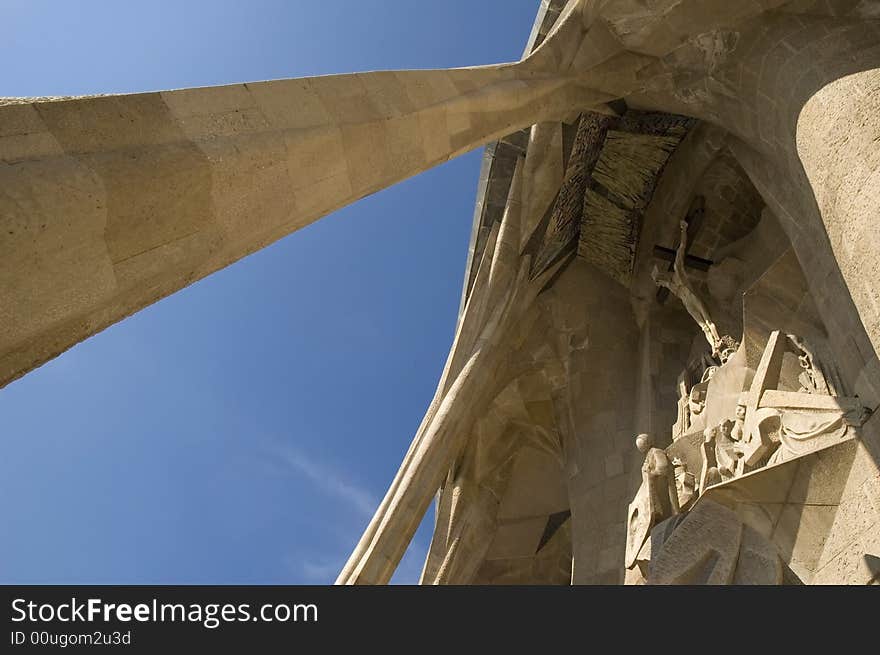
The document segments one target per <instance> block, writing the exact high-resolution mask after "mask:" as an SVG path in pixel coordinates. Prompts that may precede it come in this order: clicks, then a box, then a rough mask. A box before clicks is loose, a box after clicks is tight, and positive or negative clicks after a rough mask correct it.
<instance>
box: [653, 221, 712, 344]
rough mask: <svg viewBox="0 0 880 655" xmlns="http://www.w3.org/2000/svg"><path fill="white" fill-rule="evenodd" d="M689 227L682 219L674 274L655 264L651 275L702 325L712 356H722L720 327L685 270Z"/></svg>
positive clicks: (673, 268)
mask: <svg viewBox="0 0 880 655" xmlns="http://www.w3.org/2000/svg"><path fill="white" fill-rule="evenodd" d="M687 227H688V224H687V222H685V221H681V222H680V223H679V228H680V234H681V238H680V240H679V243H678V249H677V250H676V251H675V262H674V263H673V267H672V274H671V275H670V274H668V273H667V274H664V273H660V271H659V270H658V268H657V267H656V266H655V267H654V269H653V270H652V271H651V277H652V278H653V280H654V282H655V283H656V284H657V285H658V286H661V287H666V288H667V289H669V291H670V292H671V293H672V294H673V295H675V296H676V297H677V298H678V299H679V300H681V303H682V304H683V305H684V308H685V309H686V310H687V312H688V314H690V315H691V317H692V318H693V319H694V320H695V321H696V322H697V324H698V325H699V326H700V329H701V330H703V334H704V335H705V336H706V341H708V342H709V346H710V347H711V348H712V356H713V357H719V358H720V355H721V351H722V350H723V348H722V342H721V337H720V336H719V334H718V328H717V327H715V323H714V321H712V318H711V317H710V316H709V310H708V309H706V306H705V305H704V304H703V301H702V300H700V298H699V296H697V294H696V293H695V292H694V290H693V288H692V287H691V284H690V280H689V279H688V276H687V273H686V272H685V263H684V258H685V255H686V253H687Z"/></svg>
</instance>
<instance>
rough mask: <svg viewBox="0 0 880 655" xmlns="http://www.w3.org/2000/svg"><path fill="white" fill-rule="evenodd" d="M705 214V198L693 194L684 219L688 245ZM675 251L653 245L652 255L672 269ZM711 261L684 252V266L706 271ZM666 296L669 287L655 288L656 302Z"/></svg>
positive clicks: (693, 238) (661, 300)
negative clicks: (686, 227)
mask: <svg viewBox="0 0 880 655" xmlns="http://www.w3.org/2000/svg"><path fill="white" fill-rule="evenodd" d="M705 214H706V199H705V198H704V197H703V196H695V197H694V200H693V202H692V203H691V206H690V209H688V213H687V217H686V218H685V221H686V222H687V224H688V231H687V235H688V244H689V246H690V245H691V244H693V243H694V240H695V238H696V236H697V233H698V232H699V231H700V228H701V227H702V226H703V217H704V216H705ZM675 252H676V248H666V247H665V246H661V245H655V246H654V257H656V258H658V259H662V260H664V261H668V262H669V266H668V268H667V270H668V271H672V270H673V267H674V263H675ZM713 263H714V262H712V261H711V260H709V259H703V258H702V257H697V256H696V255H689V254H687V253H686V254H685V258H684V264H685V266H687V267H688V268H693V269H696V270H699V271H708V270H709V267H710V266H711V265H712V264H713ZM668 297H669V289H667V288H666V287H660V288H658V289H657V302H659V303H660V304H661V305H662V304H663V303H664V302H666V298H668Z"/></svg>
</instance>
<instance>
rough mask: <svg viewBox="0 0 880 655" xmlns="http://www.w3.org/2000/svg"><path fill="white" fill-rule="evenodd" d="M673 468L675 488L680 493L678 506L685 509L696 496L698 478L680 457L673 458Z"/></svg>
mask: <svg viewBox="0 0 880 655" xmlns="http://www.w3.org/2000/svg"><path fill="white" fill-rule="evenodd" d="M672 468H673V471H674V476H675V490H676V492H677V493H678V506H679V508H680V509H684V508H685V507H687V506H688V505H689V504H690V502H691V500H693V499H694V498H695V497H696V494H697V479H696V477H695V476H694V474H693V473H691V472H690V471H688V470H687V467H686V466H685V464H684V462H683V461H682V460H681V459H680V458H678V457H673V458H672Z"/></svg>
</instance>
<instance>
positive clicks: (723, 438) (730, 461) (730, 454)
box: [715, 420, 743, 480]
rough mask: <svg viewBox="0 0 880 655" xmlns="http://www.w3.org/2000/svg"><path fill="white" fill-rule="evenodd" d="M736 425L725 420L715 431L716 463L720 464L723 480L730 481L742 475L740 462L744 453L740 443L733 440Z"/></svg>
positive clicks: (719, 470)
mask: <svg viewBox="0 0 880 655" xmlns="http://www.w3.org/2000/svg"><path fill="white" fill-rule="evenodd" d="M734 425H735V423H734V422H733V421H730V420H725V421H722V422H721V423H720V424H719V425H718V427H717V428H716V430H715V461H717V462H718V472H719V473H720V474H721V479H722V480H729V479H730V478H733V477H735V476H736V475H739V474H740V473H742V464H741V462H740V460H741V459H742V456H743V451H742V447H741V445H740V444H739V442H738V441H737V440H735V439H734V438H733V427H734Z"/></svg>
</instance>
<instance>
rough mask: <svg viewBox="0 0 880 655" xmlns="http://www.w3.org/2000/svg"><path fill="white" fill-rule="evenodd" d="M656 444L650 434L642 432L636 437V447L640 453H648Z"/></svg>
mask: <svg viewBox="0 0 880 655" xmlns="http://www.w3.org/2000/svg"><path fill="white" fill-rule="evenodd" d="M653 445H654V439H652V438H651V435H650V434H646V433H644V432H643V433H642V434H640V435H639V436H637V437H636V448H638V449H639V452H640V453H646V452H648V450H649V449H650V448H651V446H653Z"/></svg>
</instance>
